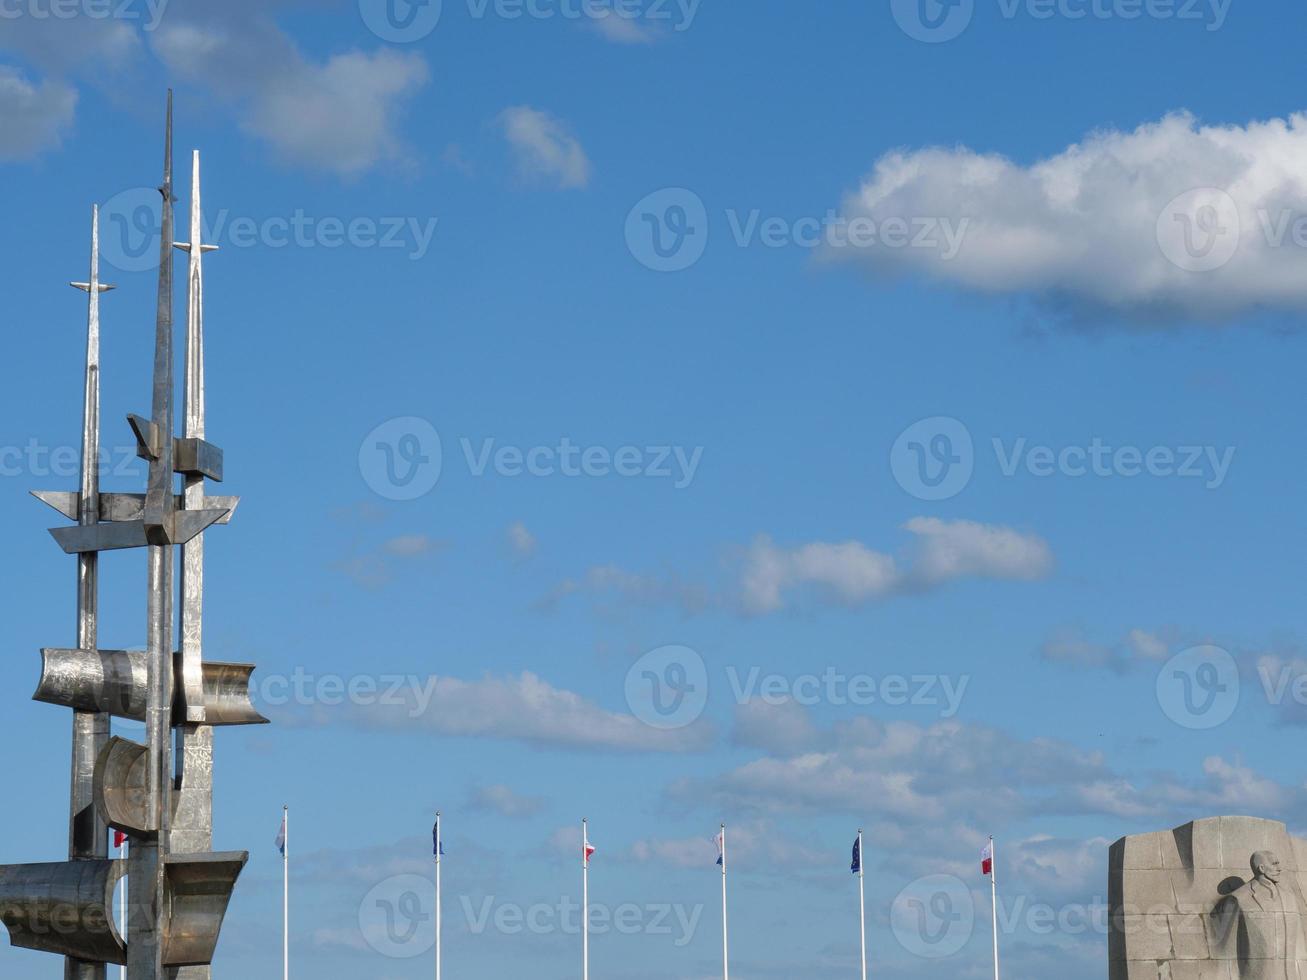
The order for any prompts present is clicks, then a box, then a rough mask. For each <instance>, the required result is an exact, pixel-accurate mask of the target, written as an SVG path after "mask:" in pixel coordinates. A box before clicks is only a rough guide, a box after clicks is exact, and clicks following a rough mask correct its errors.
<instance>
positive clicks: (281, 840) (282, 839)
mask: <svg viewBox="0 0 1307 980" xmlns="http://www.w3.org/2000/svg"><path fill="white" fill-rule="evenodd" d="M277 850H278V851H280V852H281V856H282V857H285V856H286V816H285V814H282V818H281V829H280V830H279V831H277Z"/></svg>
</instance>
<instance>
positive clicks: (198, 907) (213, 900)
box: [163, 851, 250, 967]
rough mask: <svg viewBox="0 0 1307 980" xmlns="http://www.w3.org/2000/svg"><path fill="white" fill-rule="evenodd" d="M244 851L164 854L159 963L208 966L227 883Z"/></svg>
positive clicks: (244, 857) (242, 860) (227, 892)
mask: <svg viewBox="0 0 1307 980" xmlns="http://www.w3.org/2000/svg"><path fill="white" fill-rule="evenodd" d="M249 858H250V855H249V852H248V851H227V852H221V853H205V854H171V855H169V856H168V857H167V858H166V859H165V860H164V869H165V872H166V878H167V889H168V907H169V908H170V909H171V910H172V916H171V918H170V919H169V921H168V925H167V930H166V934H165V938H164V948H163V962H164V965H165V966H174V967H176V966H190V967H199V966H208V965H209V964H210V963H212V962H213V951H214V949H215V948H216V947H217V945H218V934H219V932H221V931H222V920H223V918H224V917H226V915H227V905H228V904H229V903H230V902H231V893H232V889H233V888H235V886H236V879H237V878H238V877H240V873H241V870H242V869H243V868H244V867H245V862H246V861H248V860H249Z"/></svg>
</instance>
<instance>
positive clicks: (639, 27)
mask: <svg viewBox="0 0 1307 980" xmlns="http://www.w3.org/2000/svg"><path fill="white" fill-rule="evenodd" d="M590 24H591V26H593V28H594V29H595V30H596V31H598V32H599V34H600V35H602V36H603V37H604V38H606V39H607V40H609V41H612V42H614V43H615V44H653V43H654V42H655V41H657V40H658V39H659V31H658V30H657V29H655V28H654V27H653V26H652V25H651V24H650V23H649V22H648V21H646V20H643V19H641V18H638V17H629V16H623V15H621V14H618V13H616V12H614V11H608V12H606V13H605V14H604V15H603V16H601V17H595V18H593V19H592V20H591V21H590Z"/></svg>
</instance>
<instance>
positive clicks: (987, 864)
mask: <svg viewBox="0 0 1307 980" xmlns="http://www.w3.org/2000/svg"><path fill="white" fill-rule="evenodd" d="M980 873H981V874H982V875H992V874H993V873H994V840H993V838H990V841H989V843H988V844H986V845H985V849H984V850H983V851H981V852H980Z"/></svg>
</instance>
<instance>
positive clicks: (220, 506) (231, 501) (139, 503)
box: [32, 490, 241, 524]
mask: <svg viewBox="0 0 1307 980" xmlns="http://www.w3.org/2000/svg"><path fill="white" fill-rule="evenodd" d="M32 496H33V497H35V498H36V499H37V500H39V501H41V503H43V504H46V505H47V506H49V507H51V508H53V509H54V510H57V511H58V512H59V513H61V514H63V515H64V516H65V517H67V518H68V519H69V520H70V521H75V520H77V515H78V512H79V511H80V509H81V505H82V504H81V494H79V493H77V492H75V491H72V492H70V491H63V490H33V491H32ZM240 502H241V498H240V497H206V498H205V503H206V504H207V505H208V508H209V509H210V510H225V511H226V512H227V513H226V514H225V515H224V516H222V517H220V518H218V520H216V521H215V522H214V523H215V524H230V523H231V519H232V516H233V514H234V512H235V510H236V508H237V507H238V506H239V505H240ZM185 506H186V498H185V497H182V496H178V498H177V509H178V510H181V509H182V508H184V507H185ZM144 518H145V494H143V493H102V494H100V520H102V521H110V522H116V521H140V520H143V519H144Z"/></svg>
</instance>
